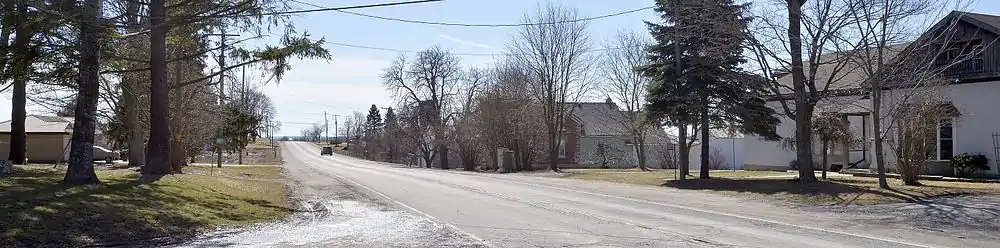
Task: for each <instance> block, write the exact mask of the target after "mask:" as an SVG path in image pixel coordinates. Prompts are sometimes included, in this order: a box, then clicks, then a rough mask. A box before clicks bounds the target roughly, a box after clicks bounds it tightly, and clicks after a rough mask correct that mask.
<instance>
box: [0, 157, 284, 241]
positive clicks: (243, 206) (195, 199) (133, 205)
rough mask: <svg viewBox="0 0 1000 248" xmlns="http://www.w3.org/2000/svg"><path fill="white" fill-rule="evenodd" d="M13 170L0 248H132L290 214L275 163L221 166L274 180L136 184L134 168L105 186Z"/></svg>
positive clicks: (0, 185)
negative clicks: (109, 247) (113, 247)
mask: <svg viewBox="0 0 1000 248" xmlns="http://www.w3.org/2000/svg"><path fill="white" fill-rule="evenodd" d="M16 168H17V169H16V170H15V172H14V175H13V176H12V177H10V178H5V179H2V180H0V197H2V198H3V199H4V201H3V202H2V203H0V226H3V227H4V228H3V233H2V234H0V235H2V236H0V237H2V239H0V246H3V247H11V246H13V247H37V246H49V247H79V246H87V245H92V244H131V245H134V244H136V243H139V242H149V241H150V240H151V239H157V238H164V237H170V238H184V237H191V236H192V235H195V234H196V233H197V232H198V231H200V230H205V229H209V228H215V227H225V226H242V225H247V224H252V223H260V222H269V221H275V220H278V219H281V218H283V217H284V216H286V215H287V214H288V213H290V212H291V210H290V209H289V208H288V203H287V199H286V197H285V188H284V187H285V186H284V183H282V182H280V181H279V180H274V179H276V178H277V176H279V174H278V170H279V169H280V168H278V167H267V168H253V167H231V168H223V170H222V171H223V173H224V174H223V175H242V174H243V173H247V172H249V173H251V174H252V175H254V176H252V177H258V176H259V177H261V178H267V179H271V180H243V179H239V178H234V177H229V176H218V175H216V176H209V175H199V174H193V173H192V174H180V175H173V176H166V177H163V178H162V179H160V180H159V181H156V182H154V183H151V184H139V183H137V182H136V178H137V176H138V175H137V174H136V173H135V172H134V171H131V170H102V171H98V177H99V178H100V179H101V181H102V184H101V185H93V186H80V187H72V188H69V187H64V186H61V185H59V181H60V180H61V179H62V176H63V173H64V171H63V170H53V169H50V167H48V168H46V167H34V166H19V167H16ZM189 168H190V167H189ZM217 170H218V169H217ZM191 172H194V171H191Z"/></svg>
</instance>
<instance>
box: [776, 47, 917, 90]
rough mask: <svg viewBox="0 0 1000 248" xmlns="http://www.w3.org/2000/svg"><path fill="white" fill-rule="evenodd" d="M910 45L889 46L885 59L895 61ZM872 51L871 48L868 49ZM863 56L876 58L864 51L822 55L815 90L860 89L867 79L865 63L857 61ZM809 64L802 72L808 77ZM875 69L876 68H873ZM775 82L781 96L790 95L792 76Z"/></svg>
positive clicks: (873, 54) (782, 77) (870, 52)
mask: <svg viewBox="0 0 1000 248" xmlns="http://www.w3.org/2000/svg"><path fill="white" fill-rule="evenodd" d="M909 45H910V43H902V44H894V45H889V46H887V47H886V48H885V50H884V51H883V52H885V54H884V55H885V58H886V59H888V60H892V59H895V58H896V56H897V55H898V54H899V53H900V52H901V51H903V50H904V49H906V47H907V46H909ZM868 49H873V48H868ZM863 54H870V55H872V56H877V55H876V54H877V51H874V50H872V51H865V50H861V49H857V50H851V51H844V52H835V53H830V54H824V55H821V56H820V57H819V60H818V61H819V63H818V64H819V66H818V67H816V74H815V78H816V88H817V90H822V89H823V87H827V85H829V86H828V87H829V88H828V90H852V89H859V88H861V86H862V84H863V83H864V82H865V80H866V79H867V78H868V76H867V73H865V63H863V62H862V61H859V59H858V56H859V55H863ZM809 66H810V64H808V63H807V64H805V65H803V71H804V72H805V73H806V74H807V75H805V76H806V77H807V78H808V77H809V75H808V73H809V70H808V68H809ZM875 69H877V68H875ZM777 82H778V84H779V85H781V86H782V87H781V88H779V91H778V92H780V93H781V94H790V93H792V74H785V75H783V76H781V77H779V78H778V79H777Z"/></svg>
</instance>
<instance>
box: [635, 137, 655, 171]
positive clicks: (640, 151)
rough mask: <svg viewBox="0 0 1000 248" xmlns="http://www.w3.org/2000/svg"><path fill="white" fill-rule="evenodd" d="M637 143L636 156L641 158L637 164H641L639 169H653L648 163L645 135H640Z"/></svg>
mask: <svg viewBox="0 0 1000 248" xmlns="http://www.w3.org/2000/svg"><path fill="white" fill-rule="evenodd" d="M635 144H636V145H637V147H636V149H635V157H636V159H638V160H639V161H638V163H636V164H638V165H639V169H640V170H642V171H651V170H650V169H649V167H647V165H646V142H645V141H644V140H643V137H641V136H640V137H639V138H638V139H636V142H635Z"/></svg>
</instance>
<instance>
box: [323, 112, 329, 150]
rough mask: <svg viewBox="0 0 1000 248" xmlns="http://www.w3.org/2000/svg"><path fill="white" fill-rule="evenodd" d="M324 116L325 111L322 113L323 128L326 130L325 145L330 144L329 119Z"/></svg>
mask: <svg viewBox="0 0 1000 248" xmlns="http://www.w3.org/2000/svg"><path fill="white" fill-rule="evenodd" d="M326 115H327V114H326V111H323V128H326V143H327V144H330V119H328V118H327V117H326Z"/></svg>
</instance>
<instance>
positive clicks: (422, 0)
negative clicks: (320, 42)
mask: <svg viewBox="0 0 1000 248" xmlns="http://www.w3.org/2000/svg"><path fill="white" fill-rule="evenodd" d="M293 1H294V0H293ZM441 1H444V0H413V1H403V2H391V3H377V4H365V5H355V6H346V7H322V6H318V5H313V7H316V9H303V10H289V11H278V12H270V13H261V14H257V15H247V16H269V15H288V14H301V13H312V12H325V11H342V10H345V9H363V8H373V7H387V6H395V5H406V4H417V3H429V2H441ZM295 2H298V1H295ZM300 3H301V2H300Z"/></svg>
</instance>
